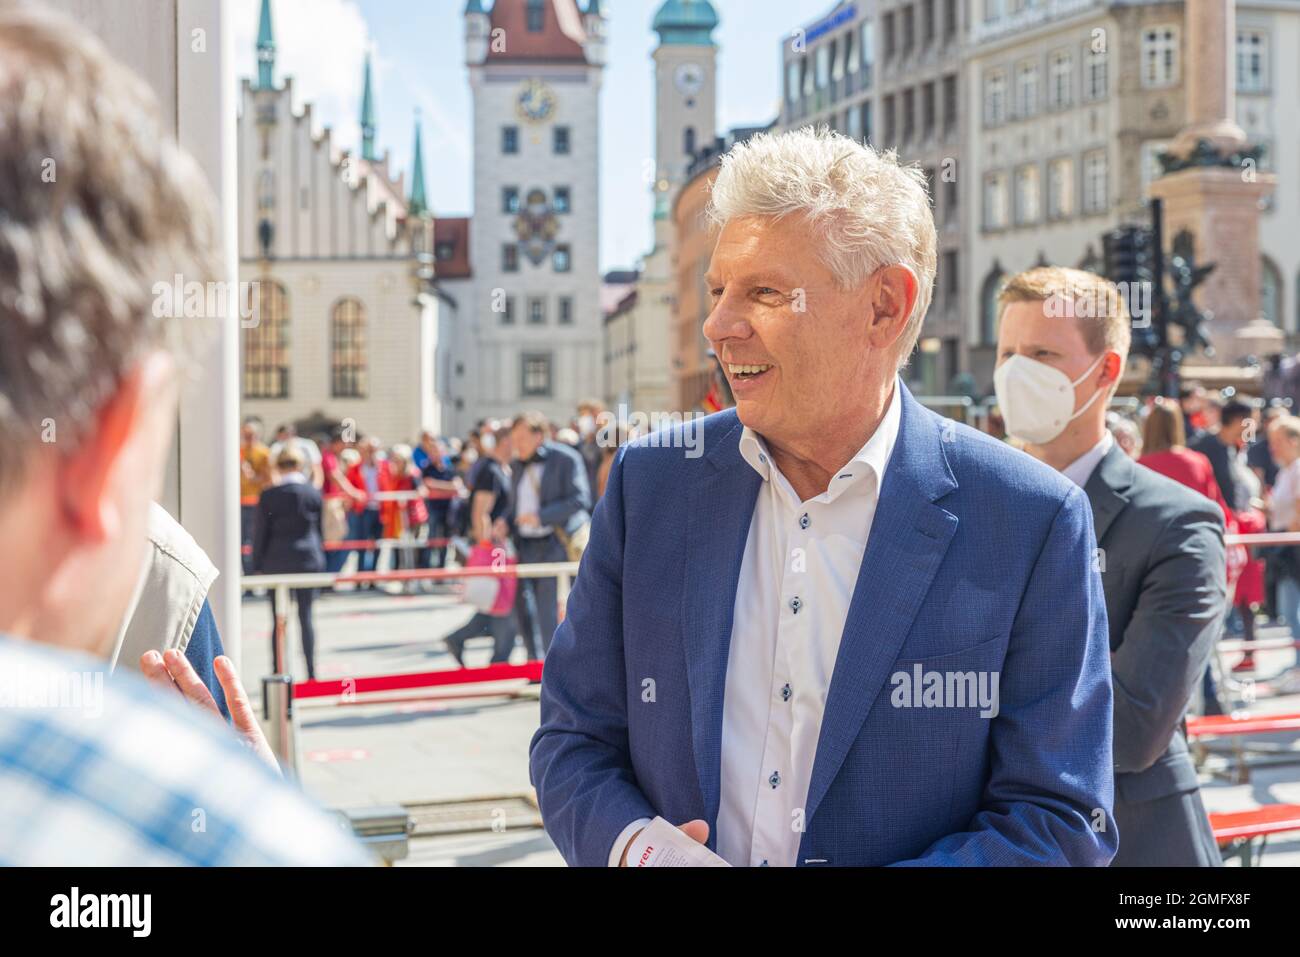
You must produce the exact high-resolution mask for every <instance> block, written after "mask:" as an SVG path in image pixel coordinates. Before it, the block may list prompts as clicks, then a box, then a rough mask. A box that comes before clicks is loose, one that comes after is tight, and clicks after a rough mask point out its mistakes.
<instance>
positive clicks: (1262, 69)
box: [1237, 30, 1268, 93]
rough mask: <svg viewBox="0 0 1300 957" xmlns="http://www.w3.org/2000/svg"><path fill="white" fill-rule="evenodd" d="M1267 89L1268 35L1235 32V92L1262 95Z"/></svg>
mask: <svg viewBox="0 0 1300 957" xmlns="http://www.w3.org/2000/svg"><path fill="white" fill-rule="evenodd" d="M1267 89H1268V34H1266V33H1265V32H1264V31H1263V30H1238V31H1237V92H1239V93H1263V92H1264V91H1265V90H1267Z"/></svg>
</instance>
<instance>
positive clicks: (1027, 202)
mask: <svg viewBox="0 0 1300 957" xmlns="http://www.w3.org/2000/svg"><path fill="white" fill-rule="evenodd" d="M1038 198H1039V183H1038V167H1037V166H1022V167H1020V168H1019V169H1018V170H1016V225H1017V226H1025V225H1028V224H1029V223H1036V222H1038V216H1039V212H1038V206H1039V200H1038Z"/></svg>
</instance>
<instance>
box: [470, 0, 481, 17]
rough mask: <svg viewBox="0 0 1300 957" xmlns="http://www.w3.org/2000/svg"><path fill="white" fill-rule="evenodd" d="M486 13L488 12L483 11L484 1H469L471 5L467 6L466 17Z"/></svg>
mask: <svg viewBox="0 0 1300 957" xmlns="http://www.w3.org/2000/svg"><path fill="white" fill-rule="evenodd" d="M484 12H486V11H485V10H484V9H483V3H482V0H469V3H467V4H465V15H466V16H469V15H470V14H471V13H484Z"/></svg>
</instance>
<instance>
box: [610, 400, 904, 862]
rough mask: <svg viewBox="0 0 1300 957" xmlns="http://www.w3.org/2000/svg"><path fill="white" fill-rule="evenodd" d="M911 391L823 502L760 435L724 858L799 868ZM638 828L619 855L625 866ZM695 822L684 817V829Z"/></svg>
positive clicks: (725, 715) (748, 438)
mask: <svg viewBox="0 0 1300 957" xmlns="http://www.w3.org/2000/svg"><path fill="white" fill-rule="evenodd" d="M901 391H902V390H901V388H900V386H899V383H898V381H897V379H895V382H894V394H893V398H892V399H891V400H890V402H889V406H888V408H887V409H886V410H885V416H884V418H883V419H882V420H881V423H880V426H879V427H878V428H877V429H876V431H875V433H874V434H873V435H872V436H871V438H870V439H868V440H867V443H866V445H864V446H863V447H862V448H861V449H860V450H859V451H858V453H857V454H856V455H855V456H853V458H852V459H850V460H849V461H848V462H847V463H846V464H845V465H844V467H843V468H841V469H840V470H839V472H838V473H837V474H836V475H835V477H834V478H832V479H831V482H830V488H829V490H827V491H826V492H823V493H822V494H821V495H818V496H816V497H815V498H811V499H809V500H808V501H806V502H801V501H800V500H799V496H798V495H797V494H796V493H795V490H794V488H793V486H791V485H790V482H789V481H788V480H787V479H786V477H785V476H784V475H782V474H781V472H780V470H779V469H777V468H776V466H775V464H774V463H773V461H772V456H771V454H770V453H769V451H768V449H767V446H766V445H765V444H764V442H763V439H762V437H761V436H760V435H758V433H756V432H754V431H752V430H750V429H749V428H746V429H745V430H744V431H743V432H742V433H741V438H740V453H741V455H743V456H744V458H745V461H746V462H748V463H749V465H750V466H751V467H752V468H753V469H754V471H756V472H757V473H758V474H759V475H761V476H762V477H763V486H762V488H760V489H759V492H758V500H757V502H756V503H755V505H754V516H753V518H752V520H751V521H750V525H749V537H748V539H746V541H745V554H744V558H743V559H742V561H741V567H740V581H739V583H738V585H737V587H736V599H735V617H734V620H733V622H732V627H731V648H730V652H729V655H728V659H727V678H726V686H725V691H724V697H723V707H722V768H721V771H722V774H721V803H720V806H719V808H718V821H717V824H718V835H717V837H718V841H717V851H718V854H719V855H720V856H721V857H722V858H723V859H724V860H725V861H727V863H729V864H732V865H733V866H738V867H745V866H750V865H753V866H762V865H771V866H793V865H795V864H797V863H799V862H798V860H797V858H798V855H799V842H800V840H801V839H802V837H803V831H804V829H805V828H804V827H803V823H804V822H803V807H804V803H805V802H806V801H807V798H808V785H809V783H810V782H811V780H812V769H813V759H814V758H815V757H816V755H817V740H818V738H819V737H820V735H821V727H822V712H823V711H824V710H825V707H826V696H827V694H828V692H829V691H830V684H831V675H832V674H833V673H834V670H835V659H836V656H837V655H838V654H839V648H840V636H841V635H842V634H843V632H844V622H845V619H846V618H847V617H848V612H849V602H850V601H851V600H852V598H853V590H854V587H855V586H856V585H857V580H858V570H859V568H860V567H861V565H862V556H863V555H864V554H865V553H866V548H867V536H868V535H869V534H870V533H871V523H872V520H873V519H874V518H875V514H876V503H877V501H878V499H879V496H880V484H881V481H882V479H883V478H884V474H885V469H886V467H887V466H888V464H889V458H890V455H891V454H892V453H893V451H894V444H895V442H896V441H897V439H898V425H899V420H900V417H901V415H902V399H901ZM648 823H649V821H648V820H640V821H633V822H632V823H631V824H629V825H628V827H627V829H626V830H624V832H623V833H622V834H620V835H619V837H618V839H617V840H616V841H615V842H614V847H613V848H612V849H611V851H610V865H611V866H617V865H618V863H619V859H620V858H621V857H622V854H623V849H624V848H625V847H626V846H627V843H628V841H629V840H631V838H632V835H633V834H635V833H636V831H637V830H639V829H640V828H642V827H644V826H645V825H646V824H648ZM672 823H674V824H683V823H685V822H683V821H673V822H672Z"/></svg>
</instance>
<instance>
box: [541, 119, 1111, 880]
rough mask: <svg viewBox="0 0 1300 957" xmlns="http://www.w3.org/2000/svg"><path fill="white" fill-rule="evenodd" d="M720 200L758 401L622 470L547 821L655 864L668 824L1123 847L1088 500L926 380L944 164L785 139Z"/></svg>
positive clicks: (589, 855) (750, 387) (754, 850)
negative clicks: (933, 181)
mask: <svg viewBox="0 0 1300 957" xmlns="http://www.w3.org/2000/svg"><path fill="white" fill-rule="evenodd" d="M712 212H713V215H714V217H715V219H716V221H717V222H718V223H719V225H720V226H721V233H720V235H719V237H718V242H717V246H716V248H715V250H714V254H713V259H712V263H711V264H710V268H709V271H708V275H707V282H708V283H709V286H710V289H711V291H712V296H713V308H712V311H711V312H710V314H709V316H708V319H707V320H706V322H705V323H704V335H705V336H706V337H707V338H708V340H709V342H710V344H711V345H712V346H713V349H714V350H715V352H716V353H717V355H718V358H719V360H720V361H721V363H722V364H723V367H724V369H725V371H726V374H727V379H728V382H729V383H730V385H731V388H732V390H733V391H734V393H735V398H736V408H735V410H728V411H724V412H720V413H718V414H717V415H713V416H710V417H709V418H708V419H706V420H704V424H703V448H704V454H703V455H702V456H691V455H686V454H685V451H686V450H687V449H688V448H690V446H688V445H687V444H686V443H685V442H677V441H675V440H676V439H677V438H681V437H682V436H676V435H673V434H669V435H667V436H664V435H659V436H655V437H654V440H653V441H642V442H634V443H632V444H630V445H629V446H627V447H625V448H624V449H623V450H622V451H621V452H620V453H619V455H618V458H617V459H616V462H615V464H614V467H613V469H612V471H611V474H610V477H609V483H608V486H607V489H606V494H605V497H604V499H603V500H602V501H601V503H600V506H599V507H598V508H597V510H596V514H595V520H594V525H593V528H592V534H591V542H590V545H589V547H588V550H587V552H586V555H585V556H584V558H583V562H582V570H581V573H580V574H579V575H578V577H577V581H576V583H575V586H574V590H573V592H572V594H571V596H570V599H569V604H568V614H567V617H566V619H565V621H564V623H563V624H562V625H561V626H560V628H559V630H558V632H557V633H556V636H555V640H554V643H553V645H552V648H551V654H550V656H549V657H548V659H547V663H546V671H545V675H544V678H543V685H542V696H541V708H542V723H541V728H540V729H539V730H538V732H537V734H536V735H535V737H534V738H533V742H532V747H531V755H530V758H531V772H532V780H533V783H534V784H535V785H536V787H537V794H538V798H539V801H540V805H541V810H542V817H543V820H544V822H545V825H546V828H547V831H548V833H549V834H550V835H551V837H552V838H553V839H554V840H555V842H556V844H557V845H558V846H559V848H560V850H561V852H562V853H563V854H564V857H565V859H566V860H567V861H568V862H569V863H571V864H580V865H602V866H603V865H606V864H609V865H618V864H620V863H632V864H640V863H641V862H643V861H645V860H648V859H650V858H651V857H653V853H654V850H653V849H650V848H648V847H647V845H648V843H649V842H648V839H647V836H646V835H647V833H649V834H655V833H663V831H662V829H663V827H664V826H665V824H664V822H665V821H666V822H667V826H671V825H676V826H677V827H678V828H679V832H677V837H676V838H675V839H676V840H677V841H678V842H682V841H683V839H684V838H685V839H691V840H693V841H698V842H700V843H702V844H704V845H706V846H707V848H708V850H709V851H712V852H714V853H716V855H718V856H719V857H721V858H722V860H723V861H725V862H726V863H729V864H732V865H746V866H747V865H755V866H761V865H772V866H778V865H782V866H790V865H812V864H829V865H848V866H863V865H880V864H899V863H907V864H924V865H1015V864H1024V865H1034V864H1073V865H1104V864H1106V863H1107V862H1108V861H1109V860H1110V858H1111V857H1112V855H1113V854H1114V853H1115V849H1116V846H1117V835H1116V833H1115V828H1114V826H1113V823H1112V822H1111V819H1110V809H1111V803H1112V790H1113V780H1112V773H1111V687H1110V676H1109V668H1108V658H1107V643H1106V634H1107V629H1106V614H1105V605H1104V603H1103V599H1102V589H1101V581H1100V577H1099V575H1098V573H1097V570H1096V569H1095V567H1094V565H1093V557H1094V555H1093V549H1094V542H1093V531H1092V520H1091V514H1090V512H1089V508H1088V501H1087V498H1086V497H1085V496H1084V495H1083V493H1082V492H1081V491H1080V490H1079V489H1078V488H1076V487H1075V486H1074V485H1073V484H1072V483H1070V482H1069V481H1068V480H1066V479H1064V478H1063V477H1061V476H1060V475H1057V474H1056V473H1055V472H1054V471H1052V470H1051V469H1049V468H1047V467H1046V466H1044V465H1042V464H1041V463H1038V462H1036V461H1034V460H1033V459H1031V458H1030V457H1028V456H1026V455H1024V454H1022V453H1020V452H1017V451H1015V450H1013V449H1010V448H1008V447H1007V446H1005V445H1003V444H1001V443H999V442H996V441H994V440H993V439H991V438H989V437H987V436H984V435H982V434H981V433H978V432H976V431H974V430H971V429H968V428H966V427H964V426H960V425H957V424H956V423H953V422H950V421H948V420H946V419H943V418H940V417H939V416H937V415H935V414H934V413H931V412H929V411H927V410H926V409H925V408H923V407H922V406H921V405H920V404H919V403H918V402H917V401H916V400H915V399H914V398H912V396H911V394H910V393H909V392H908V391H907V389H906V388H905V387H904V386H903V384H902V382H901V381H900V379H899V377H898V370H899V369H900V367H902V365H903V364H904V363H905V361H906V360H907V358H908V356H909V354H910V352H911V351H912V348H913V346H914V345H915V343H916V340H917V337H918V335H919V332H920V328H921V322H922V319H923V317H924V315H925V311H926V307H927V305H928V302H929V298H930V290H931V288H932V285H933V282H934V274H935V230H934V223H933V219H932V217H931V213H930V207H929V202H928V198H927V196H926V192H925V187H924V186H923V180H922V177H921V175H920V173H919V172H918V171H917V170H914V169H909V168H904V167H900V166H899V165H898V164H897V162H896V160H895V158H894V156H893V154H884V155H880V154H877V153H875V152H874V151H872V150H871V149H870V148H868V147H865V146H861V145H859V144H857V143H855V142H853V141H852V140H849V139H846V138H844V137H841V136H839V135H836V134H833V133H829V132H825V131H822V132H814V131H812V130H802V131H799V132H793V133H786V134H782V135H778V136H773V135H761V136H758V137H755V138H754V139H752V140H750V141H748V142H747V143H745V144H742V145H740V146H737V147H736V148H735V149H733V150H732V151H731V152H730V153H729V154H728V155H727V156H725V157H724V158H723V162H722V168H721V171H720V172H719V175H718V178H717V181H716V184H715V186H714V190H713V199H712ZM655 818H661V819H663V820H660V821H654V819H655ZM652 823H653V827H651V828H650V829H649V831H648V832H647V831H645V830H643V829H646V828H647V827H648V826H649V825H652ZM670 834H671V832H670ZM629 851H630V853H629ZM687 853H688V854H689V853H692V852H691V851H690V849H689V848H688V850H687ZM694 853H696V854H698V853H699V848H698V847H695V850H694Z"/></svg>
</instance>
